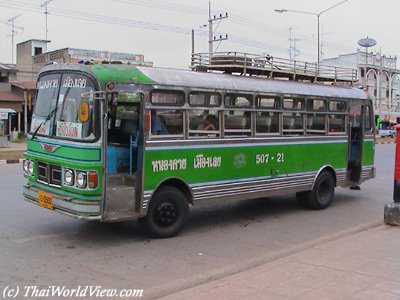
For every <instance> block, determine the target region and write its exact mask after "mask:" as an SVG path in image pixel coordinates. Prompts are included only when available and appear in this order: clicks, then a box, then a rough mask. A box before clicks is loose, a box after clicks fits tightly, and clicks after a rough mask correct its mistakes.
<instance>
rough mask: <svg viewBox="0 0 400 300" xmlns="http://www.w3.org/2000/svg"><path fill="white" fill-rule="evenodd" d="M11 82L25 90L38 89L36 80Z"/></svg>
mask: <svg viewBox="0 0 400 300" xmlns="http://www.w3.org/2000/svg"><path fill="white" fill-rule="evenodd" d="M10 83H11V85H14V86H16V87H19V88H20V89H23V90H36V82H35V81H10Z"/></svg>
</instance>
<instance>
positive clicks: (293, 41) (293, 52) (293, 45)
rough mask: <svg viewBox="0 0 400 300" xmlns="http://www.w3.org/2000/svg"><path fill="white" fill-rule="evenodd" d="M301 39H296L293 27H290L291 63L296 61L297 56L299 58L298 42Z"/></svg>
mask: <svg viewBox="0 0 400 300" xmlns="http://www.w3.org/2000/svg"><path fill="white" fill-rule="evenodd" d="M297 41H299V39H296V38H295V37H294V36H293V27H289V58H290V61H292V60H294V59H295V57H296V56H299V52H300V51H299V50H298V49H297V48H296V42H297Z"/></svg>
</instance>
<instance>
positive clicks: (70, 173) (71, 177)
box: [64, 169, 74, 186]
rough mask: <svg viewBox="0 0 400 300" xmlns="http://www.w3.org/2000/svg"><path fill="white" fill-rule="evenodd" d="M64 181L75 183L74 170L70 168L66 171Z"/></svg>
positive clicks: (69, 183) (68, 183)
mask: <svg viewBox="0 0 400 300" xmlns="http://www.w3.org/2000/svg"><path fill="white" fill-rule="evenodd" d="M64 183H65V184H66V185H69V186H71V185H74V171H72V170H70V169H66V170H65V171H64Z"/></svg>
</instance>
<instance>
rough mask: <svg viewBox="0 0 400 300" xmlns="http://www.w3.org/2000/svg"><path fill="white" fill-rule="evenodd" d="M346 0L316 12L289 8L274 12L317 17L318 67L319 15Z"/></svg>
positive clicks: (318, 43) (318, 45)
mask: <svg viewBox="0 0 400 300" xmlns="http://www.w3.org/2000/svg"><path fill="white" fill-rule="evenodd" d="M347 1H348V0H343V1H341V2H339V3H336V4H335V5H333V6H331V7H329V8H327V9H324V10H322V11H320V12H319V13H316V12H310V11H302V10H291V9H275V12H278V13H286V12H292V13H298V14H305V15H313V16H316V17H317V40H318V41H317V47H318V48H317V50H318V51H317V54H318V67H319V63H320V51H321V50H320V33H319V32H320V30H319V28H320V26H319V17H320V16H321V15H322V14H323V13H325V12H327V11H329V10H331V9H333V8H335V7H337V6H339V5H341V4H343V3H345V2H347Z"/></svg>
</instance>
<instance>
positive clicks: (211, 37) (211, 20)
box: [208, 1, 228, 57]
mask: <svg viewBox="0 0 400 300" xmlns="http://www.w3.org/2000/svg"><path fill="white" fill-rule="evenodd" d="M226 18H228V13H225V15H222V14H220V15H219V16H215V15H214V16H213V17H212V16H211V1H210V2H208V52H209V55H210V57H211V56H212V54H213V53H214V43H215V42H221V41H224V40H227V39H228V35H227V34H226V35H225V36H222V35H220V36H219V37H217V36H214V29H213V23H214V22H217V21H221V20H223V19H226ZM217 27H218V26H217Z"/></svg>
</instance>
